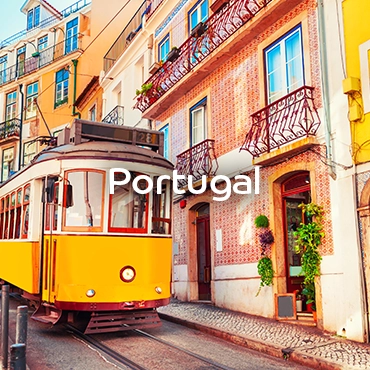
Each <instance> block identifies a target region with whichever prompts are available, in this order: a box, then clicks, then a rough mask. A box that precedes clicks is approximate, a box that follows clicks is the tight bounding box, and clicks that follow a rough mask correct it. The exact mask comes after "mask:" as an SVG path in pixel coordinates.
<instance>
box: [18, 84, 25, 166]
mask: <svg viewBox="0 0 370 370" xmlns="http://www.w3.org/2000/svg"><path fill="white" fill-rule="evenodd" d="M22 88H23V85H22V84H20V85H19V93H20V94H21V116H20V123H19V154H18V171H20V170H21V166H22V162H23V161H22V156H23V154H22V152H23V150H22V149H23V148H22V147H23V145H22V144H23V143H22V132H23V113H24V112H23V110H24V94H23V91H22Z"/></svg>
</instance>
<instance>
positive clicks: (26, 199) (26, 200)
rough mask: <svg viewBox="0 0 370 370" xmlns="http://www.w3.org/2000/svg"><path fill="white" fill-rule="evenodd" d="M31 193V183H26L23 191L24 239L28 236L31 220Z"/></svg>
mask: <svg viewBox="0 0 370 370" xmlns="http://www.w3.org/2000/svg"><path fill="white" fill-rule="evenodd" d="M30 195H31V185H29V184H28V185H26V186H25V187H24V192H23V220H22V239H27V238H28V229H29V220H30Z"/></svg>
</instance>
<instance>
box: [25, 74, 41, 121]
mask: <svg viewBox="0 0 370 370" xmlns="http://www.w3.org/2000/svg"><path fill="white" fill-rule="evenodd" d="M35 85H37V90H36V92H35V91H34V86H35ZM31 86H32V87H33V88H32V93H31V94H28V88H29V87H31ZM38 94H39V83H38V81H36V82H33V83H31V84H29V85H27V87H26V119H30V118H33V117H35V116H36V112H37V111H36V104H35V102H34V99H35V98H37V96H38ZM30 107H31V109H29V108H30Z"/></svg>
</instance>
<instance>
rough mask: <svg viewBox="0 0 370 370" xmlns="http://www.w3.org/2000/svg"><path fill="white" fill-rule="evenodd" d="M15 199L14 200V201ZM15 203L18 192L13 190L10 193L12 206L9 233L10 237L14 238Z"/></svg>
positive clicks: (10, 207) (10, 208)
mask: <svg viewBox="0 0 370 370" xmlns="http://www.w3.org/2000/svg"><path fill="white" fill-rule="evenodd" d="M13 199H14V202H13ZM15 203H16V192H15V191H13V192H12V193H11V194H10V206H9V234H8V239H14V229H15V228H14V222H15Z"/></svg>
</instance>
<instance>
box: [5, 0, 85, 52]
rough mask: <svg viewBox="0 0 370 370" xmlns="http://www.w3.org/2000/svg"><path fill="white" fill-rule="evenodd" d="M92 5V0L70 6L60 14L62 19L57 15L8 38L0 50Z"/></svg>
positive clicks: (82, 0) (81, 0) (83, 0)
mask: <svg viewBox="0 0 370 370" xmlns="http://www.w3.org/2000/svg"><path fill="white" fill-rule="evenodd" d="M90 3H91V0H80V1H77V2H76V3H74V4H72V5H70V6H69V7H67V8H65V9H63V10H62V11H61V12H60V17H57V16H55V15H53V16H51V17H48V18H45V19H43V20H42V21H41V22H40V23H39V24H38V25H37V26H35V27H33V28H31V29H25V30H22V31H19V32H17V33H16V34H14V35H12V36H10V37H8V38H6V39H5V40H3V41H1V42H0V49H2V48H4V47H5V46H8V45H11V44H13V43H15V42H17V41H19V40H21V39H23V38H28V37H29V36H31V35H33V34H34V33H36V32H38V31H39V30H40V29H42V28H46V27H49V28H50V26H52V25H54V24H56V23H58V22H60V20H61V18H66V17H68V16H69V15H70V14H72V13H76V12H78V11H79V10H81V9H82V8H84V7H85V6H87V5H89V4H90Z"/></svg>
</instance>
